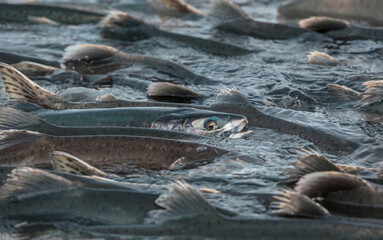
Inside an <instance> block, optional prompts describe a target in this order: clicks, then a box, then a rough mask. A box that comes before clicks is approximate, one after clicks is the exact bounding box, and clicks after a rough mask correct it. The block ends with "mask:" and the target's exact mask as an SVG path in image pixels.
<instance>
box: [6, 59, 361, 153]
mask: <svg viewBox="0 0 383 240" xmlns="http://www.w3.org/2000/svg"><path fill="white" fill-rule="evenodd" d="M0 71H1V72H2V79H3V81H4V84H5V86H6V91H7V93H8V95H9V97H10V99H11V100H21V101H26V102H28V103H32V104H38V105H39V106H42V107H44V108H49V109H88V108H114V107H160V106H165V107H178V108H181V107H193V108H196V109H203V110H212V111H218V112H227V113H233V114H242V115H244V116H246V117H247V119H248V121H249V122H248V123H249V126H257V127H263V128H271V129H275V130H277V131H279V132H282V133H287V134H293V135H298V136H299V137H301V138H303V139H306V140H308V141H310V142H312V143H314V144H316V145H317V146H318V147H320V148H323V149H325V150H326V151H330V152H334V153H337V154H345V153H350V152H353V151H354V150H355V149H357V148H358V147H359V144H358V143H356V142H353V141H349V140H345V139H344V138H342V137H338V136H335V135H332V134H330V133H326V132H324V131H322V130H318V129H315V128H313V127H311V126H307V125H303V124H298V123H294V122H289V121H286V120H283V119H280V118H277V117H274V116H272V115H268V114H265V113H263V112H261V111H259V110H258V109H257V108H256V107H254V106H253V105H252V104H251V103H250V102H249V101H248V100H247V99H246V97H245V96H243V95H242V94H241V93H240V92H238V91H237V90H236V89H225V90H223V91H222V94H221V95H220V96H218V97H217V99H216V101H215V102H214V103H212V104H210V105H207V106H206V105H190V104H181V103H166V102H147V101H126V100H116V101H111V102H97V103H70V102H68V101H66V100H65V99H63V98H62V97H59V96H57V95H55V94H53V93H51V92H49V91H48V90H46V89H44V88H42V87H41V86H39V85H37V84H36V83H34V82H33V81H31V80H30V79H28V78H27V77H25V76H24V75H22V74H21V73H19V72H18V71H17V70H16V69H14V68H12V67H10V66H8V65H6V64H0ZM167 86H168V87H169V85H167ZM172 87H174V86H171V89H168V88H166V86H165V87H159V85H158V84H157V85H156V88H157V89H158V91H157V90H154V89H149V90H150V91H152V92H153V93H154V92H155V91H157V93H156V94H161V92H162V91H165V92H166V94H169V92H171V91H173V90H172Z"/></svg>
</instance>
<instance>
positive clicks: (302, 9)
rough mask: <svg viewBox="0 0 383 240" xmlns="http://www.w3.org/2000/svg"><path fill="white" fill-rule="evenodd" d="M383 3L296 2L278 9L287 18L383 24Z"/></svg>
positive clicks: (356, 0) (344, 0)
mask: <svg viewBox="0 0 383 240" xmlns="http://www.w3.org/2000/svg"><path fill="white" fill-rule="evenodd" d="M382 9H383V2H382V1H380V0H369V1H364V0H336V1H334V0H295V1H293V2H290V3H288V4H286V5H282V6H280V7H279V8H278V12H279V14H280V15H282V16H283V17H286V18H307V17H312V16H329V17H335V18H348V19H352V20H355V19H358V20H365V21H369V22H371V23H374V24H379V25H382V24H383V15H382V13H381V10H382Z"/></svg>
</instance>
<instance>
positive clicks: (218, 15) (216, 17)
mask: <svg viewBox="0 0 383 240" xmlns="http://www.w3.org/2000/svg"><path fill="white" fill-rule="evenodd" d="M209 19H211V20H213V21H214V22H216V23H217V24H220V23H224V22H230V21H232V20H239V19H240V20H248V19H249V17H248V16H247V14H246V13H245V12H244V11H243V10H242V9H241V8H240V7H239V6H238V5H236V4H234V3H232V2H231V1H230V0H214V1H213V4H212V7H211V9H210V13H209Z"/></svg>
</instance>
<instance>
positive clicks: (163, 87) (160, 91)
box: [147, 82, 203, 100]
mask: <svg viewBox="0 0 383 240" xmlns="http://www.w3.org/2000/svg"><path fill="white" fill-rule="evenodd" d="M147 95H148V98H150V99H161V98H169V97H175V98H181V99H185V100H187V99H201V98H203V96H202V95H201V94H199V93H197V92H195V91H193V90H191V89H188V88H186V87H183V86H180V85H177V84H173V83H168V82H156V83H152V84H150V85H149V86H148V91H147Z"/></svg>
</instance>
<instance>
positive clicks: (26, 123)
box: [0, 107, 47, 131]
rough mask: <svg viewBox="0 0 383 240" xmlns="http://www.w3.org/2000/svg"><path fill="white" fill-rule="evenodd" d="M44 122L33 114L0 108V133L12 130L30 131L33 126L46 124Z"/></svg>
mask: <svg viewBox="0 0 383 240" xmlns="http://www.w3.org/2000/svg"><path fill="white" fill-rule="evenodd" d="M46 123H47V122H45V121H44V120H42V119H41V118H38V117H36V116H34V115H32V114H29V113H26V112H22V111H19V110H16V109H13V108H7V107H2V108H0V131H4V130H12V129H29V128H31V127H33V126H36V125H37V126H38V125H42V124H46Z"/></svg>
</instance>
